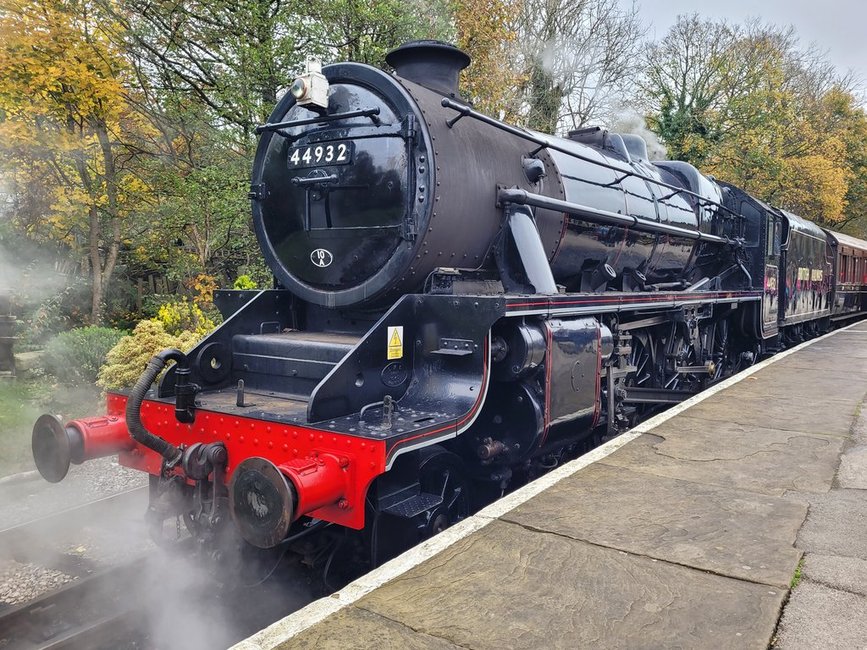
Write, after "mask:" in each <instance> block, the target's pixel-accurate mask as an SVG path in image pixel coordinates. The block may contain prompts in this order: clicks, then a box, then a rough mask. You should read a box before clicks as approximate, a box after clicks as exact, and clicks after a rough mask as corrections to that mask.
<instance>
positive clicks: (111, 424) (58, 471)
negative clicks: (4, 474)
mask: <svg viewBox="0 0 867 650" xmlns="http://www.w3.org/2000/svg"><path fill="white" fill-rule="evenodd" d="M134 445H135V443H134V442H133V440H132V439H131V438H130V437H129V433H127V430H126V425H125V424H124V421H123V419H121V418H119V417H117V416H112V415H108V416H104V417H95V418H83V419H81V420H73V421H71V422H70V423H69V424H67V425H66V426H63V423H62V422H61V420H60V418H58V417H57V416H56V415H49V414H47V413H46V414H45V415H41V416H40V417H39V419H38V420H36V424H34V425H33V437H32V439H31V446H32V449H33V460H34V461H35V462H36V469H38V470H39V473H40V474H42V477H43V478H44V479H45V480H46V481H48V482H50V483H59V482H60V481H62V480H63V478H64V477H65V476H66V473H67V472H68V471H69V464H70V463H75V464H76V465H79V464H81V463H83V462H84V461H86V460H92V459H94V458H101V457H103V456H111V455H112V454H116V453H118V452H120V451H123V450H125V449H132V447H133V446H134Z"/></svg>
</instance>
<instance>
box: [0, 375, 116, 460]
mask: <svg viewBox="0 0 867 650" xmlns="http://www.w3.org/2000/svg"><path fill="white" fill-rule="evenodd" d="M103 412H104V411H103V406H102V399H101V397H100V393H99V389H98V388H96V387H95V386H75V387H69V386H58V385H56V384H54V383H53V382H52V381H50V380H47V379H0V476H6V475H8V474H14V473H16V472H23V471H27V470H31V469H34V465H33V458H32V456H31V452H30V433H31V431H32V429H33V423H34V422H35V421H36V418H38V417H39V416H40V415H41V414H42V413H56V414H57V415H60V416H61V417H63V418H64V419H70V418H76V417H82V416H86V415H100V414H101V413H103Z"/></svg>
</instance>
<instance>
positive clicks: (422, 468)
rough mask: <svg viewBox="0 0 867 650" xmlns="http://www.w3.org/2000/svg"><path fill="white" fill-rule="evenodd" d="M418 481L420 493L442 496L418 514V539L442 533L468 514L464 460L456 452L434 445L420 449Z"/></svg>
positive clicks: (468, 494)
mask: <svg viewBox="0 0 867 650" xmlns="http://www.w3.org/2000/svg"><path fill="white" fill-rule="evenodd" d="M419 484H420V485H421V490H422V492H426V493H428V494H435V495H437V496H439V497H441V498H442V503H441V504H440V505H438V506H437V507H435V508H432V509H431V510H428V511H427V512H426V513H424V514H422V515H419V517H421V518H422V521H421V522H420V523H419V526H418V530H419V537H420V540H419V541H421V540H424V539H427V538H428V537H431V536H433V535H436V534H437V533H441V532H442V531H444V530H445V529H446V528H448V527H449V526H451V525H453V524H456V523H457V522H459V521H461V520H462V519H465V518H466V517H467V516H468V515H469V513H470V489H469V481H468V480H467V477H466V472H465V471H464V468H463V461H461V459H460V458H459V457H458V456H457V455H455V454H453V453H451V452H448V451H445V450H444V449H442V448H437V447H436V446H433V447H428V448H427V449H425V450H423V451H422V458H421V461H420V463H419Z"/></svg>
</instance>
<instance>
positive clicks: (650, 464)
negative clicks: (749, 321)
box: [235, 322, 867, 650]
mask: <svg viewBox="0 0 867 650" xmlns="http://www.w3.org/2000/svg"><path fill="white" fill-rule="evenodd" d="M865 395H867V323H865V322H862V323H856V324H855V325H852V326H850V327H848V328H846V329H842V330H839V331H837V332H834V333H832V334H829V335H827V336H824V337H821V338H819V339H816V340H814V341H811V342H808V343H805V344H802V345H800V346H798V347H796V348H793V349H792V350H790V351H788V352H786V353H783V354H781V355H777V356H776V357H774V358H772V359H769V360H767V361H764V362H762V363H760V364H757V365H756V366H753V367H752V368H750V369H748V370H747V371H745V372H743V373H741V374H739V375H737V376H735V377H732V378H731V379H728V380H726V381H725V382H722V383H721V384H719V385H717V386H715V387H714V388H712V389H710V390H708V391H705V392H704V393H702V394H701V395H698V396H696V397H694V398H692V399H690V400H688V401H687V402H684V403H683V404H680V405H678V406H677V407H674V408H672V409H670V410H669V411H667V412H666V413H663V414H661V415H659V416H657V417H655V418H652V419H651V420H648V421H647V422H645V423H643V424H642V425H640V426H639V427H637V428H636V429H634V430H632V431H630V432H628V433H627V434H624V435H623V436H620V437H618V438H616V439H615V440H612V441H610V442H609V443H606V444H605V445H603V446H602V447H600V448H598V449H596V450H594V451H593V452H591V453H590V454H587V455H585V456H583V457H581V458H579V459H577V460H575V461H573V462H571V463H569V464H567V465H564V466H562V467H560V468H558V469H557V470H555V471H553V472H551V473H550V474H548V475H546V476H544V477H542V478H541V479H539V480H537V481H535V482H534V483H532V484H530V485H528V486H526V487H524V488H522V489H521V490H518V491H516V492H515V493H513V494H511V495H509V496H508V497H506V498H505V499H503V500H501V501H499V502H497V503H495V504H493V505H491V506H489V507H488V508H486V509H485V510H483V511H481V512H480V513H478V514H477V515H475V516H474V517H472V518H470V519H468V520H466V521H464V522H461V523H460V524H458V525H456V526H454V527H452V528H450V529H448V530H447V531H445V532H444V533H442V534H440V535H438V536H436V537H434V538H433V539H431V540H428V541H427V542H425V543H424V544H422V545H421V546H419V547H416V548H415V549H413V550H411V551H409V552H407V553H405V554H404V555H402V556H400V557H398V558H396V559H395V560H393V561H391V562H389V563H388V564H386V565H383V566H382V567H380V568H378V569H377V570H375V571H373V572H371V573H370V574H368V575H366V576H363V577H362V578H360V579H359V580H357V581H355V582H354V583H352V584H350V585H348V586H347V587H345V588H343V589H342V590H340V591H339V592H337V593H335V594H333V595H332V596H331V597H328V598H324V599H321V600H319V601H316V602H314V603H312V604H310V605H308V606H307V607H306V608H304V609H302V610H299V611H298V612H296V613H294V614H292V615H290V616H289V617H287V618H286V619H283V620H282V621H278V622H277V623H275V624H273V625H272V626H270V627H269V628H267V629H265V630H263V631H261V632H259V633H258V634H256V635H254V636H252V637H250V638H249V639H247V640H245V641H243V642H241V643H240V644H238V645H237V646H235V648H237V649H242V650H260V649H272V648H346V647H353V648H376V649H378V650H379V649H382V648H392V647H394V648H397V647H400V648H456V647H459V648H491V649H494V648H497V649H499V648H580V647H595V648H624V647H636V648H637V647H642V648H648V647H652V648H659V647H688V648H766V647H768V646H772V647H780V648H817V647H822V648H832V647H846V648H852V647H864V646H865V645H867V413H862V409H863V403H864V399H865Z"/></svg>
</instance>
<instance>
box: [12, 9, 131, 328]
mask: <svg viewBox="0 0 867 650" xmlns="http://www.w3.org/2000/svg"><path fill="white" fill-rule="evenodd" d="M103 19H104V17H102V16H99V15H98V14H97V13H96V8H95V6H94V5H92V4H90V3H89V2H88V1H87V0H0V111H2V120H0V156H2V162H3V163H4V167H5V169H4V174H5V175H6V177H7V179H9V180H11V182H12V184H13V185H14V186H15V187H17V188H18V189H19V191H24V192H26V188H27V186H28V184H30V183H32V182H33V181H34V179H35V180H36V181H37V182H40V183H45V184H47V185H48V186H49V188H50V191H51V192H52V196H53V204H52V205H51V206H50V209H49V210H48V213H47V214H39V215H33V216H32V217H33V218H32V222H31V223H30V224H29V225H30V228H31V231H33V232H38V233H41V234H42V235H44V236H47V237H50V238H53V239H56V240H60V241H62V242H63V243H64V244H65V245H66V246H67V247H68V248H69V249H70V250H71V251H73V252H74V253H77V254H80V255H81V256H82V258H83V260H86V264H87V267H88V269H89V273H90V278H91V282H92V301H91V310H90V319H91V321H92V322H93V323H99V322H100V321H101V320H102V314H103V299H104V296H105V292H106V289H107V285H108V284H109V282H110V281H111V278H112V274H113V273H114V270H115V266H116V263H117V259H118V253H119V250H120V246H121V243H122V233H123V227H122V226H123V221H124V219H126V218H128V216H129V214H130V212H131V210H132V207H131V206H133V205H134V204H135V202H136V199H137V197H138V195H139V194H140V193H141V192H142V191H143V190H144V187H143V185H142V182H141V181H140V180H138V179H137V177H136V176H135V175H134V174H132V173H130V171H129V169H130V161H132V160H134V159H135V158H136V157H137V156H138V155H139V153H140V151H139V150H138V148H137V146H136V145H135V144H133V142H132V141H133V140H134V138H135V135H134V134H136V133H137V132H139V131H140V130H141V129H142V128H143V127H144V123H143V121H142V120H141V118H140V117H139V116H138V115H137V114H136V113H135V112H134V111H133V110H131V108H130V105H129V101H128V95H127V83H126V82H127V80H126V78H125V75H126V74H127V67H126V63H125V61H124V59H123V57H122V56H121V54H120V53H119V52H118V51H117V50H116V48H115V46H114V45H113V44H112V42H111V41H110V40H109V38H108V36H107V34H106V32H105V30H104V29H103V27H102V24H101V23H102V20H103Z"/></svg>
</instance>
